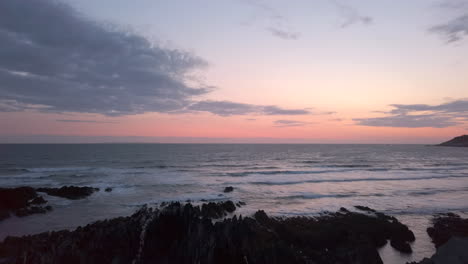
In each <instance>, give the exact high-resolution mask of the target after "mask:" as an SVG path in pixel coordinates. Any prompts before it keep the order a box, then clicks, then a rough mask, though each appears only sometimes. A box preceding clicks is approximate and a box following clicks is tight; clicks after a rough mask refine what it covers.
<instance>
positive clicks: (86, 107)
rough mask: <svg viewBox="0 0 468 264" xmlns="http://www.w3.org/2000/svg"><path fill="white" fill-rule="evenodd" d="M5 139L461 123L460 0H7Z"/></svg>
mask: <svg viewBox="0 0 468 264" xmlns="http://www.w3.org/2000/svg"><path fill="white" fill-rule="evenodd" d="M0 45H1V48H0V142H19V143H26V142H40V143H44V142H53V143H57V142H73V143H76V142H181V143H184V142H197V143H203V142H216V143H218V142H229V143H231V142H235V143H237V142H245V143H255V142H257V143H270V142H272V143H437V142H439V141H443V140H447V139H450V138H452V137H454V136H458V135H461V134H468V1H466V0H465V1H463V0H453V1H450V0H445V1H444V0H412V1H403V0H401V1H400V0H377V1H376V0H341V1H339V0H307V1H306V0H297V1H284V0H270V1H266V0H265V1H261V0H192V1H189V0H184V1H182V0H167V1H160V0H136V1H128V0H99V1H96V0H61V1H53V0H36V1H20V0H2V1H0Z"/></svg>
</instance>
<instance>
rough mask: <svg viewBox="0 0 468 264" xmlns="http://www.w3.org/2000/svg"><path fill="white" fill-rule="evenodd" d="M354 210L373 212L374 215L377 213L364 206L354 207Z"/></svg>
mask: <svg viewBox="0 0 468 264" xmlns="http://www.w3.org/2000/svg"><path fill="white" fill-rule="evenodd" d="M354 208H356V209H358V210H361V211H365V212H372V213H374V212H375V210H374V209H372V208H369V207H367V206H362V205H356V206H354Z"/></svg>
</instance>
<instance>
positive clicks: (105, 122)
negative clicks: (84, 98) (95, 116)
mask: <svg viewBox="0 0 468 264" xmlns="http://www.w3.org/2000/svg"><path fill="white" fill-rule="evenodd" d="M55 121H57V122H64V123H95V124H96V123H97V124H116V123H117V122H112V121H97V120H81V119H57V120H55Z"/></svg>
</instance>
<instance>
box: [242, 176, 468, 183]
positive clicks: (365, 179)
mask: <svg viewBox="0 0 468 264" xmlns="http://www.w3.org/2000/svg"><path fill="white" fill-rule="evenodd" d="M449 178H468V175H449V176H427V177H408V178H389V177H384V178H355V179H316V180H301V181H282V182H273V181H252V182H247V183H248V184H254V185H293V184H303V183H324V182H365V181H417V180H432V179H449Z"/></svg>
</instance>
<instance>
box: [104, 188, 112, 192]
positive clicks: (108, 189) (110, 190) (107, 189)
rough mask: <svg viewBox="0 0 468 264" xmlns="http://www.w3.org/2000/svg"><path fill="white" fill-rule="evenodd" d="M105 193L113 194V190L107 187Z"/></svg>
mask: <svg viewBox="0 0 468 264" xmlns="http://www.w3.org/2000/svg"><path fill="white" fill-rule="evenodd" d="M104 191H106V192H112V188H111V187H107V188H106V189H105V190H104Z"/></svg>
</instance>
